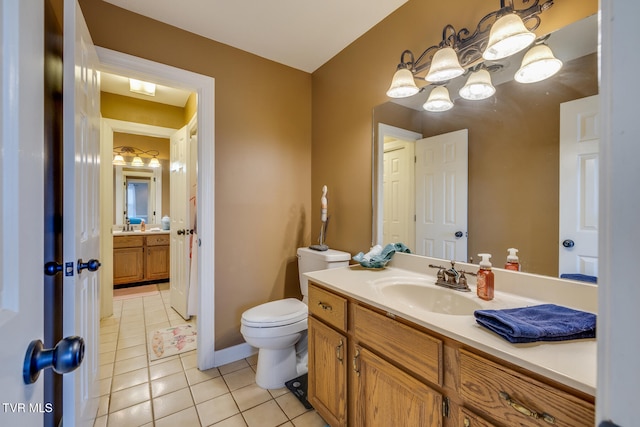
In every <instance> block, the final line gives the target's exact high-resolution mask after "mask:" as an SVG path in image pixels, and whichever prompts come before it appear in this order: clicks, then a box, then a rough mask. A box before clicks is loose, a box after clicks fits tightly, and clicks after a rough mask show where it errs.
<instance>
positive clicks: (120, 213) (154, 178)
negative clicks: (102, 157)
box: [113, 166, 162, 225]
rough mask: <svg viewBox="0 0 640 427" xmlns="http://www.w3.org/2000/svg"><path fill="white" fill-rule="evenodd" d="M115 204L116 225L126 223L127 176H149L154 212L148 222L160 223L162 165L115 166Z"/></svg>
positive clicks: (151, 204) (152, 209)
mask: <svg viewBox="0 0 640 427" xmlns="http://www.w3.org/2000/svg"><path fill="white" fill-rule="evenodd" d="M113 168H114V177H115V181H114V187H115V188H114V206H115V217H114V222H115V225H124V218H125V203H126V193H125V191H124V185H125V183H126V181H127V177H142V178H149V179H150V183H149V206H150V207H151V209H150V211H152V212H153V214H152V216H151V217H150V218H149V221H148V224H159V223H160V220H159V218H158V216H159V215H161V213H160V214H158V212H162V166H159V167H157V168H146V167H135V166H114V167H113Z"/></svg>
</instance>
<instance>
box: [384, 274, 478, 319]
mask: <svg viewBox="0 0 640 427" xmlns="http://www.w3.org/2000/svg"><path fill="white" fill-rule="evenodd" d="M431 283H432V282H431ZM375 286H376V287H377V289H378V292H380V294H381V295H383V296H384V297H385V298H388V299H389V300H390V301H391V300H393V301H397V302H399V303H401V304H403V305H406V306H408V307H411V308H415V309H419V310H424V311H429V312H432V313H440V314H448V315H453V316H470V315H473V312H474V311H475V310H478V309H481V308H482V306H481V305H480V302H478V301H475V300H474V298H475V295H474V294H473V293H471V292H460V291H454V290H452V289H446V288H440V287H437V286H436V285H434V284H430V283H429V281H428V280H426V279H425V280H422V279H420V278H409V279H401V278H397V279H391V280H390V279H386V280H384V281H382V282H378V283H375Z"/></svg>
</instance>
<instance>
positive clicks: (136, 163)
mask: <svg viewBox="0 0 640 427" xmlns="http://www.w3.org/2000/svg"><path fill="white" fill-rule="evenodd" d="M131 166H144V162H143V161H142V159H141V158H140V156H135V157H134V158H133V160H131Z"/></svg>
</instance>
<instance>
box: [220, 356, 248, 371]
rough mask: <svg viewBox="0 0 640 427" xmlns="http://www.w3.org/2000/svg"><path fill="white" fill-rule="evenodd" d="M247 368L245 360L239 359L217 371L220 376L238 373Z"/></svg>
mask: <svg viewBox="0 0 640 427" xmlns="http://www.w3.org/2000/svg"><path fill="white" fill-rule="evenodd" d="M248 366H249V363H247V361H246V360H244V359H241V360H238V361H236V362H232V363H227V364H226V365H222V366H219V367H218V369H219V370H220V373H221V374H222V375H225V374H229V373H231V372H234V371H239V370H241V369H244V368H246V367H248Z"/></svg>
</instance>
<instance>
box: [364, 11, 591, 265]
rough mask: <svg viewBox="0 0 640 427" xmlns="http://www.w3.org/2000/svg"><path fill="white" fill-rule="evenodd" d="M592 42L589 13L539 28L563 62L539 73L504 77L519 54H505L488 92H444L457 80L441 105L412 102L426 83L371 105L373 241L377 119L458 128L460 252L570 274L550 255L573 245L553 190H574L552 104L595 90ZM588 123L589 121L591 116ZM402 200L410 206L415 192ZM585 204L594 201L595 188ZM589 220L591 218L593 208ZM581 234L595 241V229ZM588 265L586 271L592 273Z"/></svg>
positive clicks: (379, 234)
mask: <svg viewBox="0 0 640 427" xmlns="http://www.w3.org/2000/svg"><path fill="white" fill-rule="evenodd" d="M597 41H598V22H597V17H596V16H591V17H588V18H585V19H584V20H581V21H578V22H575V23H573V24H571V25H569V26H567V27H565V28H562V29H560V30H558V31H556V32H554V33H552V34H550V35H549V37H548V39H547V41H546V42H547V44H548V45H549V46H550V47H551V48H552V50H553V51H554V53H555V55H556V57H558V58H559V59H561V60H562V61H563V67H562V69H561V70H560V71H559V72H558V73H557V74H556V75H554V76H552V77H551V78H549V79H547V80H545V81H542V82H538V83H531V84H521V83H517V82H515V81H512V77H513V75H514V73H515V70H517V68H518V67H519V65H520V61H521V59H522V56H519V57H517V56H514V57H512V58H509V60H508V61H506V62H503V63H502V64H501V65H502V68H501V69H499V70H496V71H494V72H492V79H493V83H494V86H495V87H496V93H495V94H494V95H493V96H492V97H491V98H489V99H486V100H482V101H468V100H465V99H461V98H459V97H458V98H454V95H457V92H458V89H457V88H455V87H449V92H450V93H451V97H452V99H453V101H454V107H453V109H451V110H449V111H445V112H439V113H434V112H427V111H425V110H424V109H423V108H422V104H423V103H424V102H425V100H426V97H427V95H428V94H429V92H430V91H429V90H426V91H424V94H423V93H420V94H418V95H414V96H413V97H410V98H405V99H401V100H396V99H394V100H393V101H389V102H386V103H384V104H382V105H379V106H376V107H374V109H373V125H374V129H373V183H372V184H373V212H374V218H373V243H380V244H382V243H389V242H384V238H383V234H384V233H383V225H382V224H383V223H384V220H385V218H384V215H385V213H384V209H383V208H382V205H383V199H384V196H383V187H384V185H383V178H382V176H383V174H384V165H383V158H384V154H383V153H384V145H385V143H384V140H385V135H383V134H382V132H384V131H381V130H380V129H384V128H385V127H384V126H381V124H383V125H386V129H402V130H405V131H408V133H409V134H411V133H415V134H418V135H421V136H422V137H423V138H427V137H433V136H437V135H443V134H447V133H450V132H455V131H460V130H463V129H466V130H467V132H468V133H467V138H468V153H467V156H468V164H467V168H468V171H467V172H468V175H467V176H468V188H467V191H468V196H467V201H468V204H467V220H468V224H467V229H466V230H459V231H462V232H463V234H462V236H461V237H459V238H462V239H467V242H466V243H467V257H466V260H467V261H472V262H476V263H477V261H478V257H477V254H479V253H485V252H488V253H491V254H492V255H493V257H492V262H493V265H494V266H496V267H502V266H503V265H504V263H505V260H506V256H507V249H508V248H511V247H515V248H518V249H519V254H518V255H519V256H520V261H521V266H522V270H523V271H526V272H530V273H536V274H543V275H548V276H554V277H558V275H560V274H563V273H568V274H571V273H577V271H560V270H561V267H560V265H559V261H558V259H559V256H560V253H561V251H563V250H568V251H579V250H580V248H578V247H568V248H567V247H564V246H563V242H564V241H565V238H563V237H562V236H561V235H560V220H559V215H560V208H561V205H562V203H563V200H560V198H561V196H560V195H561V194H563V196H562V197H563V198H565V199H566V200H567V201H568V200H569V199H572V200H573V199H574V198H576V199H577V198H579V197H580V195H578V194H573V195H569V196H566V195H565V193H562V192H561V190H560V177H561V169H562V167H561V163H560V114H561V113H560V110H561V104H566V103H567V102H569V101H573V100H578V99H583V98H588V97H592V96H594V95H597V94H598V57H597ZM522 55H524V53H523V54H522ZM463 83H464V81H461V83H460V85H462V84H463ZM592 123H593V124H594V126H596V127H597V120H592ZM595 131H596V132H597V129H596V130H595ZM391 136H393V135H391ZM386 139H387V140H393V139H394V138H389V137H387V138H386ZM594 164H595V166H593V165H594ZM571 170H572V171H573V169H571ZM579 170H580V169H579ZM571 173H574V172H571ZM583 178H585V177H584V176H581V179H583ZM591 179H592V180H593V181H594V182H597V159H596V160H595V163H594V162H592V167H591ZM596 187H597V186H596ZM573 201H575V200H573ZM403 203H405V202H403ZM406 203H409V204H411V203H413V204H414V205H415V200H413V199H411V198H409V199H408V200H407V201H406ZM590 203H591V204H594V206H597V189H596V194H595V196H593V195H592V197H591V198H590ZM411 209H415V208H414V207H411ZM595 211H596V214H597V208H596V210H595ZM591 221H592V222H595V223H596V224H597V217H596V218H591ZM591 234H593V235H594V236H595V237H596V240H597V228H595V229H593V230H591ZM566 240H569V239H566ZM576 246H578V245H576ZM596 246H597V245H596ZM412 249H415V248H412ZM595 268H596V270H595V271H593V272H592V274H593V275H595V276H597V266H596V267H595Z"/></svg>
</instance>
